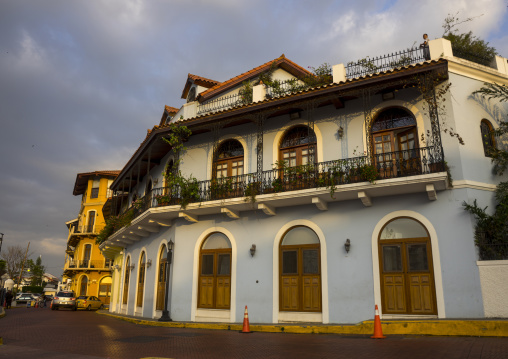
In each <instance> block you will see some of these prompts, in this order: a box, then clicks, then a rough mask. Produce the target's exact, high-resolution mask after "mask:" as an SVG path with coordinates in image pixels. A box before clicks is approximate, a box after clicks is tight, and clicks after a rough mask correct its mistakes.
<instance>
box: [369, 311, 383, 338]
mask: <svg viewBox="0 0 508 359" xmlns="http://www.w3.org/2000/svg"><path fill="white" fill-rule="evenodd" d="M371 338H374V339H384V338H386V337H385V336H384V335H383V330H382V329H381V319H379V309H378V308H377V304H376V316H375V317H374V335H373V336H371Z"/></svg>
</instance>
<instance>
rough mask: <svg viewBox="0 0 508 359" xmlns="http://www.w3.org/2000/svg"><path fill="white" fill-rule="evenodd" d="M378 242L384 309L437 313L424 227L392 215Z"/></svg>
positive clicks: (389, 310) (427, 240)
mask: <svg viewBox="0 0 508 359" xmlns="http://www.w3.org/2000/svg"><path fill="white" fill-rule="evenodd" d="M378 243H379V258H380V261H379V265H380V273H381V278H380V279H381V296H382V300H381V302H382V303H381V304H382V309H383V313H385V314H414V315H431V314H437V306H436V290H435V287H434V272H433V263H432V249H431V243H430V238H429V234H428V232H427V229H426V228H425V227H424V226H423V225H422V224H421V223H420V222H418V221H416V220H414V219H412V218H407V217H401V218H395V219H393V220H392V221H390V222H388V223H387V224H386V225H385V226H384V227H383V229H382V231H381V233H380V234H379V241H378Z"/></svg>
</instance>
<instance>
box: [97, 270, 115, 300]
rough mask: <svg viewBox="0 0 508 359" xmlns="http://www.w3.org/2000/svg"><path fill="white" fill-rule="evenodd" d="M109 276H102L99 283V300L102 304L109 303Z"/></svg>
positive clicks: (110, 281)
mask: <svg viewBox="0 0 508 359" xmlns="http://www.w3.org/2000/svg"><path fill="white" fill-rule="evenodd" d="M111 283H112V280H111V277H110V276H108V277H104V278H102V279H101V281H100V283H99V300H100V301H101V302H102V303H104V304H109V302H110V299H111Z"/></svg>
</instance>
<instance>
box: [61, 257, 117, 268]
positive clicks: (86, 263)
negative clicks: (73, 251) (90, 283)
mask: <svg viewBox="0 0 508 359" xmlns="http://www.w3.org/2000/svg"><path fill="white" fill-rule="evenodd" d="M65 268H66V269H90V268H95V269H103V268H111V261H106V260H90V259H80V260H70V261H68V262H67V263H66V266H65Z"/></svg>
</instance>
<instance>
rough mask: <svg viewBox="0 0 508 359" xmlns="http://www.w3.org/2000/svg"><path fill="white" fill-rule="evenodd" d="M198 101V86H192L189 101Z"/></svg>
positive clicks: (188, 96)
mask: <svg viewBox="0 0 508 359" xmlns="http://www.w3.org/2000/svg"><path fill="white" fill-rule="evenodd" d="M192 101H196V87H195V86H192V87H191V89H190V90H189V94H188V95H187V102H192Z"/></svg>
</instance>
